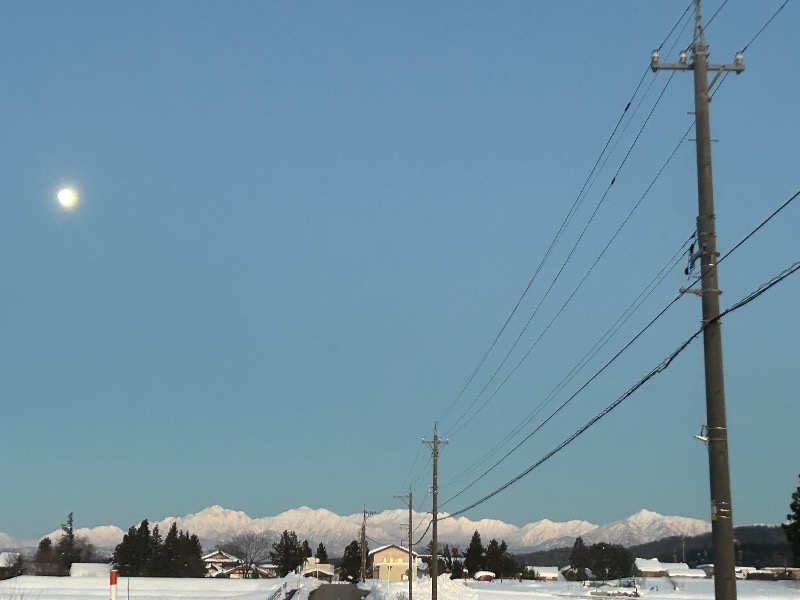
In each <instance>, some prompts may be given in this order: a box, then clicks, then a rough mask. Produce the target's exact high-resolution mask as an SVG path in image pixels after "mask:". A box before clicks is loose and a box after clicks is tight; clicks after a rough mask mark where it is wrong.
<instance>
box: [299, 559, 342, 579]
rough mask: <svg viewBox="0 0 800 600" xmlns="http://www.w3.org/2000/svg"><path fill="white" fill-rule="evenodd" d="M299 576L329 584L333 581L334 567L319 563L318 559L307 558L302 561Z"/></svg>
mask: <svg viewBox="0 0 800 600" xmlns="http://www.w3.org/2000/svg"><path fill="white" fill-rule="evenodd" d="M300 574H301V575H302V576H303V577H315V578H316V579H319V580H320V581H327V582H329V583H330V582H331V581H333V579H334V575H335V567H334V566H333V565H329V564H326V563H321V562H319V559H318V558H307V559H305V560H304V561H303V570H302V571H301V572H300Z"/></svg>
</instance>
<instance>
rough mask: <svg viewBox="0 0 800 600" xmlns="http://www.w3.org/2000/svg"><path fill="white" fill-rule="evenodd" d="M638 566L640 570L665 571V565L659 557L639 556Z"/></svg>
mask: <svg viewBox="0 0 800 600" xmlns="http://www.w3.org/2000/svg"><path fill="white" fill-rule="evenodd" d="M636 568H637V569H639V570H640V571H648V572H651V573H653V572H656V571H664V567H663V565H662V564H661V561H659V560H658V559H657V558H637V559H636Z"/></svg>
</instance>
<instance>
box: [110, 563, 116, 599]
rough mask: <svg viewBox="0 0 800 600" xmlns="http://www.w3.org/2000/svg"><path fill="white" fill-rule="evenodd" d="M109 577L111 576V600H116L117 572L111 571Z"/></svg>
mask: <svg viewBox="0 0 800 600" xmlns="http://www.w3.org/2000/svg"><path fill="white" fill-rule="evenodd" d="M109 575H110V576H111V578H110V583H111V600H117V570H116V569H112V570H111V573H109Z"/></svg>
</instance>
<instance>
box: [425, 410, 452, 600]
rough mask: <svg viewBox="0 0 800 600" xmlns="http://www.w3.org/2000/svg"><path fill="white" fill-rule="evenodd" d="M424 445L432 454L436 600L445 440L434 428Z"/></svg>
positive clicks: (433, 596) (433, 594)
mask: <svg viewBox="0 0 800 600" xmlns="http://www.w3.org/2000/svg"><path fill="white" fill-rule="evenodd" d="M422 441H423V442H424V443H425V444H428V445H429V446H430V447H431V450H432V452H433V490H432V496H433V510H432V511H431V512H432V514H433V533H432V534H431V536H432V537H431V545H432V546H433V548H432V551H431V554H432V555H433V556H432V558H431V600H438V596H437V587H436V582H437V581H436V580H437V579H438V578H439V548H438V543H439V538H438V535H437V530H438V520H439V446H440V445H443V446H446V445H447V443H448V441H447V440H440V439H439V434H438V433H437V432H436V426H435V425H434V427H433V440H422Z"/></svg>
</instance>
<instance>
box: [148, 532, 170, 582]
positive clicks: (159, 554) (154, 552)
mask: <svg viewBox="0 0 800 600" xmlns="http://www.w3.org/2000/svg"><path fill="white" fill-rule="evenodd" d="M150 549H151V553H150V561H149V565H148V567H147V576H148V577H169V576H170V567H171V565H170V560H169V559H170V557H169V556H167V553H166V551H165V546H164V542H163V540H162V539H161V533H160V532H159V531H158V525H156V526H155V527H153V532H152V533H151V534H150Z"/></svg>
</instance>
